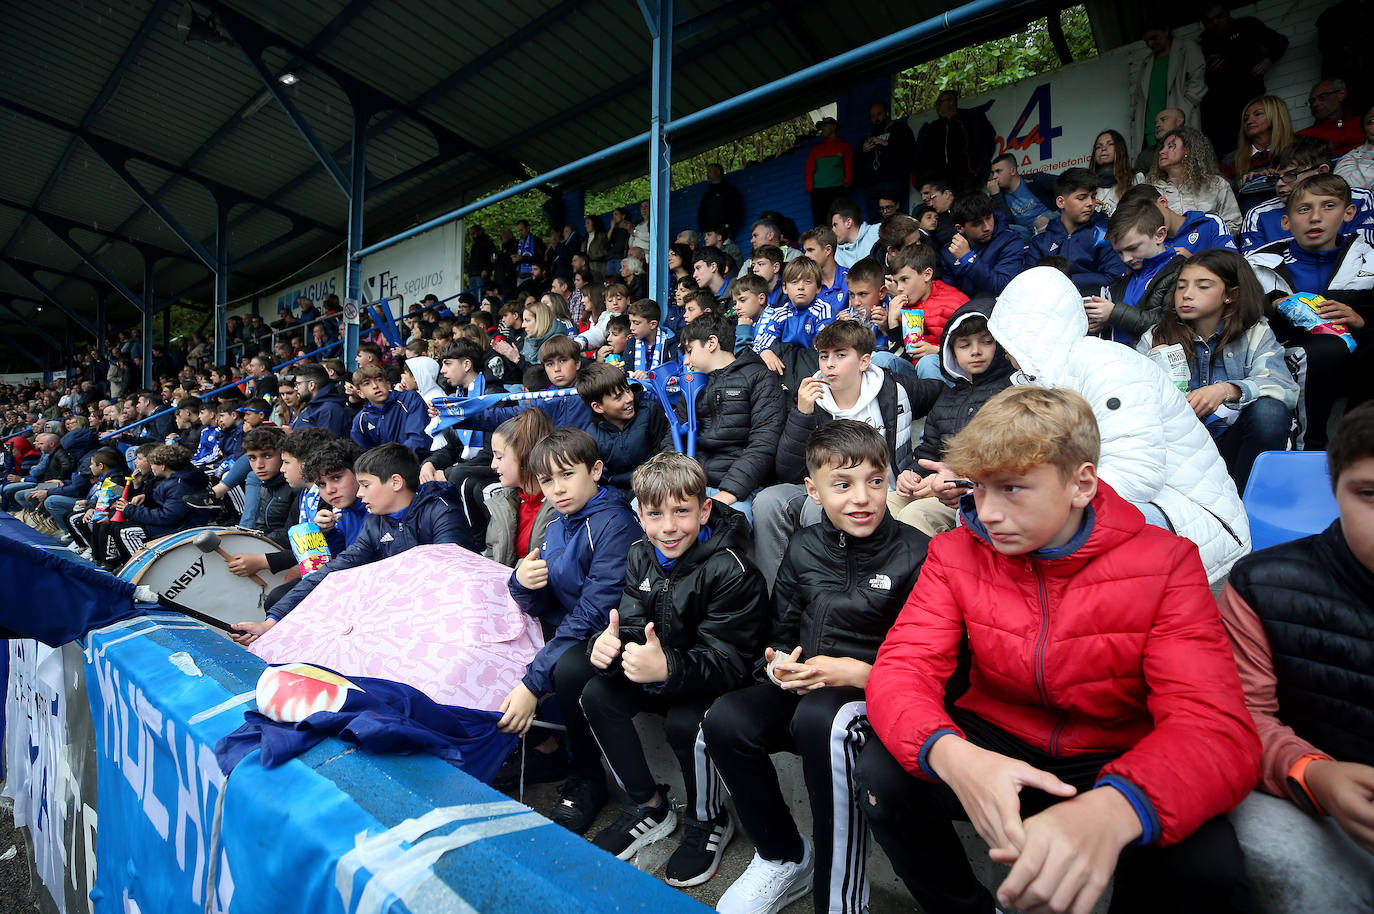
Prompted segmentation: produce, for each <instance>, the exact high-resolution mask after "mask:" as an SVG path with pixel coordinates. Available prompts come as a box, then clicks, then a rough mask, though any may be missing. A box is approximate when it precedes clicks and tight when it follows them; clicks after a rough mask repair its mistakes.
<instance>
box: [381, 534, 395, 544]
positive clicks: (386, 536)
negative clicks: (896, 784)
mask: <svg viewBox="0 0 1374 914" xmlns="http://www.w3.org/2000/svg"><path fill="white" fill-rule="evenodd" d="M393 539H395V537H393V536H392V535H391V534H390V533H383V534H382V538H381V539H380V540H378V542H379V543H389V542H391V541H392V540H393Z"/></svg>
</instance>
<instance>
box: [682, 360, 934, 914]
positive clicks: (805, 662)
mask: <svg viewBox="0 0 1374 914" xmlns="http://www.w3.org/2000/svg"><path fill="white" fill-rule="evenodd" d="M935 383H939V382H935ZM888 462H889V455H888V449H887V443H886V442H885V441H884V440H883V436H882V434H881V433H880V432H879V431H878V430H877V429H875V428H873V427H872V426H870V425H868V424H866V423H864V422H858V421H855V420H852V419H837V420H836V421H834V422H830V423H827V424H826V425H823V426H821V427H820V428H819V429H817V430H816V431H815V432H813V433H812V434H811V437H810V439H809V440H808V442H807V447H806V468H807V474H808V475H807V478H806V488H807V491H808V493H810V496H811V498H812V499H814V500H815V501H816V502H817V503H818V504H820V506H821V507H822V508H823V509H824V511H825V519H824V521H823V522H822V523H820V524H816V525H814V526H811V527H806V528H805V529H802V530H800V531H798V532H797V534H796V535H795V536H794V537H793V538H792V542H791V545H790V546H788V549H787V555H786V557H784V559H783V563H782V567H781V568H780V569H779V571H778V580H777V584H776V586H775V587H774V588H773V620H772V627H771V632H770V634H769V637H768V643H769V644H771V645H772V647H769V648H766V649H765V651H764V655H763V661H764V662H763V664H761V665H760V666H761V669H760V671H759V676H758V679H759V680H760V681H759V683H758V684H757V685H753V686H750V687H748V688H745V689H741V690H739V691H736V692H731V693H730V694H728V695H725V696H723V697H721V698H720V699H718V700H717V701H716V703H715V704H713V705H712V706H711V709H710V711H708V712H707V714H706V719H705V721H704V722H703V724H702V735H703V736H704V737H705V741H706V748H707V751H708V752H709V753H710V756H711V758H712V760H713V761H714V762H715V764H716V766H717V768H718V770H719V771H720V776H721V778H722V780H724V782H725V785H726V787H727V788H728V789H729V791H730V795H731V796H732V797H733V798H734V800H735V811H736V812H737V813H738V815H739V819H740V825H741V826H742V827H743V828H744V831H745V833H746V834H748V836H749V838H750V840H751V841H753V843H754V847H755V849H756V850H755V854H754V859H753V861H752V862H751V863H750V864H749V868H748V869H747V870H745V872H744V873H743V875H741V876H740V877H739V879H738V880H736V881H735V883H734V884H733V885H731V886H730V888H729V889H727V890H726V892H725V894H724V895H723V896H722V897H721V899H720V903H719V904H718V905H717V907H716V910H718V911H724V912H736V914H738V912H744V911H778V910H781V909H782V908H783V907H785V906H786V905H788V904H790V903H791V902H793V901H795V900H796V899H798V898H801V897H802V896H803V895H805V894H806V893H807V892H808V891H810V890H811V888H812V883H813V879H814V884H815V907H816V911H818V912H822V914H824V912H836V911H842V912H845V914H851V912H852V914H858V912H860V911H863V910H866V909H867V906H868V880H867V879H866V878H865V858H866V856H867V852H868V831H867V829H866V828H865V827H864V826H863V824H862V819H861V817H860V816H861V814H860V812H859V808H858V797H857V795H856V793H855V786H854V781H853V771H854V764H855V762H856V760H857V759H858V755H859V752H860V751H861V750H862V749H863V747H864V745H865V743H866V742H867V741H868V740H869V739H870V737H871V731H870V730H869V729H868V722H867V718H866V716H865V715H866V706H865V701H864V685H865V683H866V681H867V679H868V672H869V670H870V669H871V667H872V664H873V661H874V659H875V658H876V657H877V655H878V646H879V645H880V644H882V641H883V637H884V636H885V635H886V634H887V630H888V628H889V627H891V625H892V623H893V621H895V620H896V618H897V614H898V612H899V611H900V610H901V608H902V604H903V602H904V601H905V600H906V598H907V595H908V594H910V593H911V589H912V587H913V586H914V585H915V583H916V576H917V574H918V573H919V572H920V570H921V564H922V563H923V562H924V561H925V556H926V546H927V545H928V544H929V542H930V541H929V539H928V538H927V537H926V536H925V535H923V534H921V533H919V532H917V531H916V530H913V529H911V528H910V527H906V526H904V525H902V524H899V523H897V522H896V521H895V520H893V519H892V518H891V517H889V516H887V512H886V498H887V491H888V473H889V467H888ZM765 677H766V678H765ZM783 750H787V751H793V752H797V753H798V754H799V755H800V756H801V760H802V772H803V776H804V777H805V780H806V789H807V793H808V795H809V796H810V800H811V813H812V817H813V821H814V829H813V833H814V836H815V838H816V840H817V842H818V843H817V846H816V847H815V848H814V850H813V848H812V845H811V842H810V841H808V840H807V839H806V837H805V836H804V835H802V834H801V833H800V832H799V831H798V830H797V826H796V824H795V823H794V822H793V819H792V815H791V813H790V812H789V811H788V808H787V801H786V800H785V799H784V798H783V795H782V791H781V789H780V788H779V786H778V776H777V772H776V771H775V770H774V768H773V765H772V763H771V762H770V761H769V758H768V756H769V754H770V753H772V752H779V751H783ZM813 873H814V876H813Z"/></svg>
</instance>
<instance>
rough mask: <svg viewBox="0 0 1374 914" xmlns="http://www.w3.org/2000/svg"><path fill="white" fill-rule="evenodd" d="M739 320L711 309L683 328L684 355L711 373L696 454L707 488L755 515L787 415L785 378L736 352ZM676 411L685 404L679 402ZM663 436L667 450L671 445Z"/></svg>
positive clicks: (701, 399)
mask: <svg viewBox="0 0 1374 914" xmlns="http://www.w3.org/2000/svg"><path fill="white" fill-rule="evenodd" d="M734 349H735V326H734V324H733V323H731V322H730V321H729V320H726V319H725V318H724V317H720V316H717V315H714V314H707V315H703V316H701V317H698V318H697V319H696V320H694V321H692V322H691V323H690V324H688V325H686V326H685V327H683V328H682V352H683V356H684V360H685V361H686V363H687V364H688V366H690V367H691V369H692V370H693V371H700V372H705V373H706V374H707V375H709V378H708V380H707V383H706V387H705V388H704V389H703V390H702V391H701V392H700V393H698V394H697V403H696V415H697V424H698V427H697V441H696V444H697V447H696V457H697V460H698V461H700V462H701V465H702V467H704V468H705V470H706V479H707V483H708V485H709V486H710V489H709V490H708V494H710V496H711V497H712V498H713V499H715V500H716V501H718V502H720V503H721V504H725V505H733V506H734V507H735V508H737V509H738V510H740V511H741V512H743V513H744V515H745V516H746V517H749V518H752V516H753V506H752V502H753V498H754V493H755V492H756V491H758V490H759V489H760V488H762V487H763V486H765V485H767V484H768V482H769V480H770V479H771V478H772V476H773V451H774V449H775V448H776V447H777V443H778V436H779V435H780V434H781V433H782V424H783V420H784V419H785V418H786V410H787V405H786V400H785V399H784V396H783V390H782V381H781V380H780V379H779V378H778V376H777V375H775V374H774V373H773V372H771V371H769V370H768V366H766V365H764V364H763V360H762V359H760V358H759V357H758V355H756V354H755V353H754V352H753V350H750V349H746V350H745V351H744V352H742V353H740V355H738V356H736V355H735V352H734ZM677 411H678V415H679V416H681V417H683V418H685V417H686V408H685V406H684V405H682V404H679V405H678V407H677ZM671 449H672V448H671V442H670V439H669V438H668V437H667V436H665V439H664V442H663V450H665V451H667V450H671Z"/></svg>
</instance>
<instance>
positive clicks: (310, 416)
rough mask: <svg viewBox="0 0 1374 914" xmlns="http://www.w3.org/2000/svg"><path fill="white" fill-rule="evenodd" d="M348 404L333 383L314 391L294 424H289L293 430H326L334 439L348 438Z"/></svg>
mask: <svg viewBox="0 0 1374 914" xmlns="http://www.w3.org/2000/svg"><path fill="white" fill-rule="evenodd" d="M349 424H350V422H349V417H348V403H347V401H345V400H344V397H343V395H342V394H341V393H339V388H338V385H337V384H335V383H334V382H333V381H330V382H329V383H328V384H326V385H324V386H323V387H321V388H320V389H319V390H317V391H315V395H314V396H313V397H311V398H310V402H309V403H307V404H306V405H305V408H304V409H302V410H301V412H300V415H298V416H297V417H296V419H295V421H294V422H292V423H291V427H292V428H293V429H298V428H326V429H329V431H331V432H333V433H334V435H335V436H336V437H339V438H346V437H348V427H349Z"/></svg>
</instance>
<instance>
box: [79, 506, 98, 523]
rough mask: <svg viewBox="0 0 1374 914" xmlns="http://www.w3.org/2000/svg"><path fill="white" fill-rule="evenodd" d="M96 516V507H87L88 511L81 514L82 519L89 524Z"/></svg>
mask: <svg viewBox="0 0 1374 914" xmlns="http://www.w3.org/2000/svg"><path fill="white" fill-rule="evenodd" d="M94 517H95V508H87V509H86V513H85V514H83V515H81V519H82V520H83V521H85V522H86V523H88V524H89V523H90V522H91V519H92V518H94Z"/></svg>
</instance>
